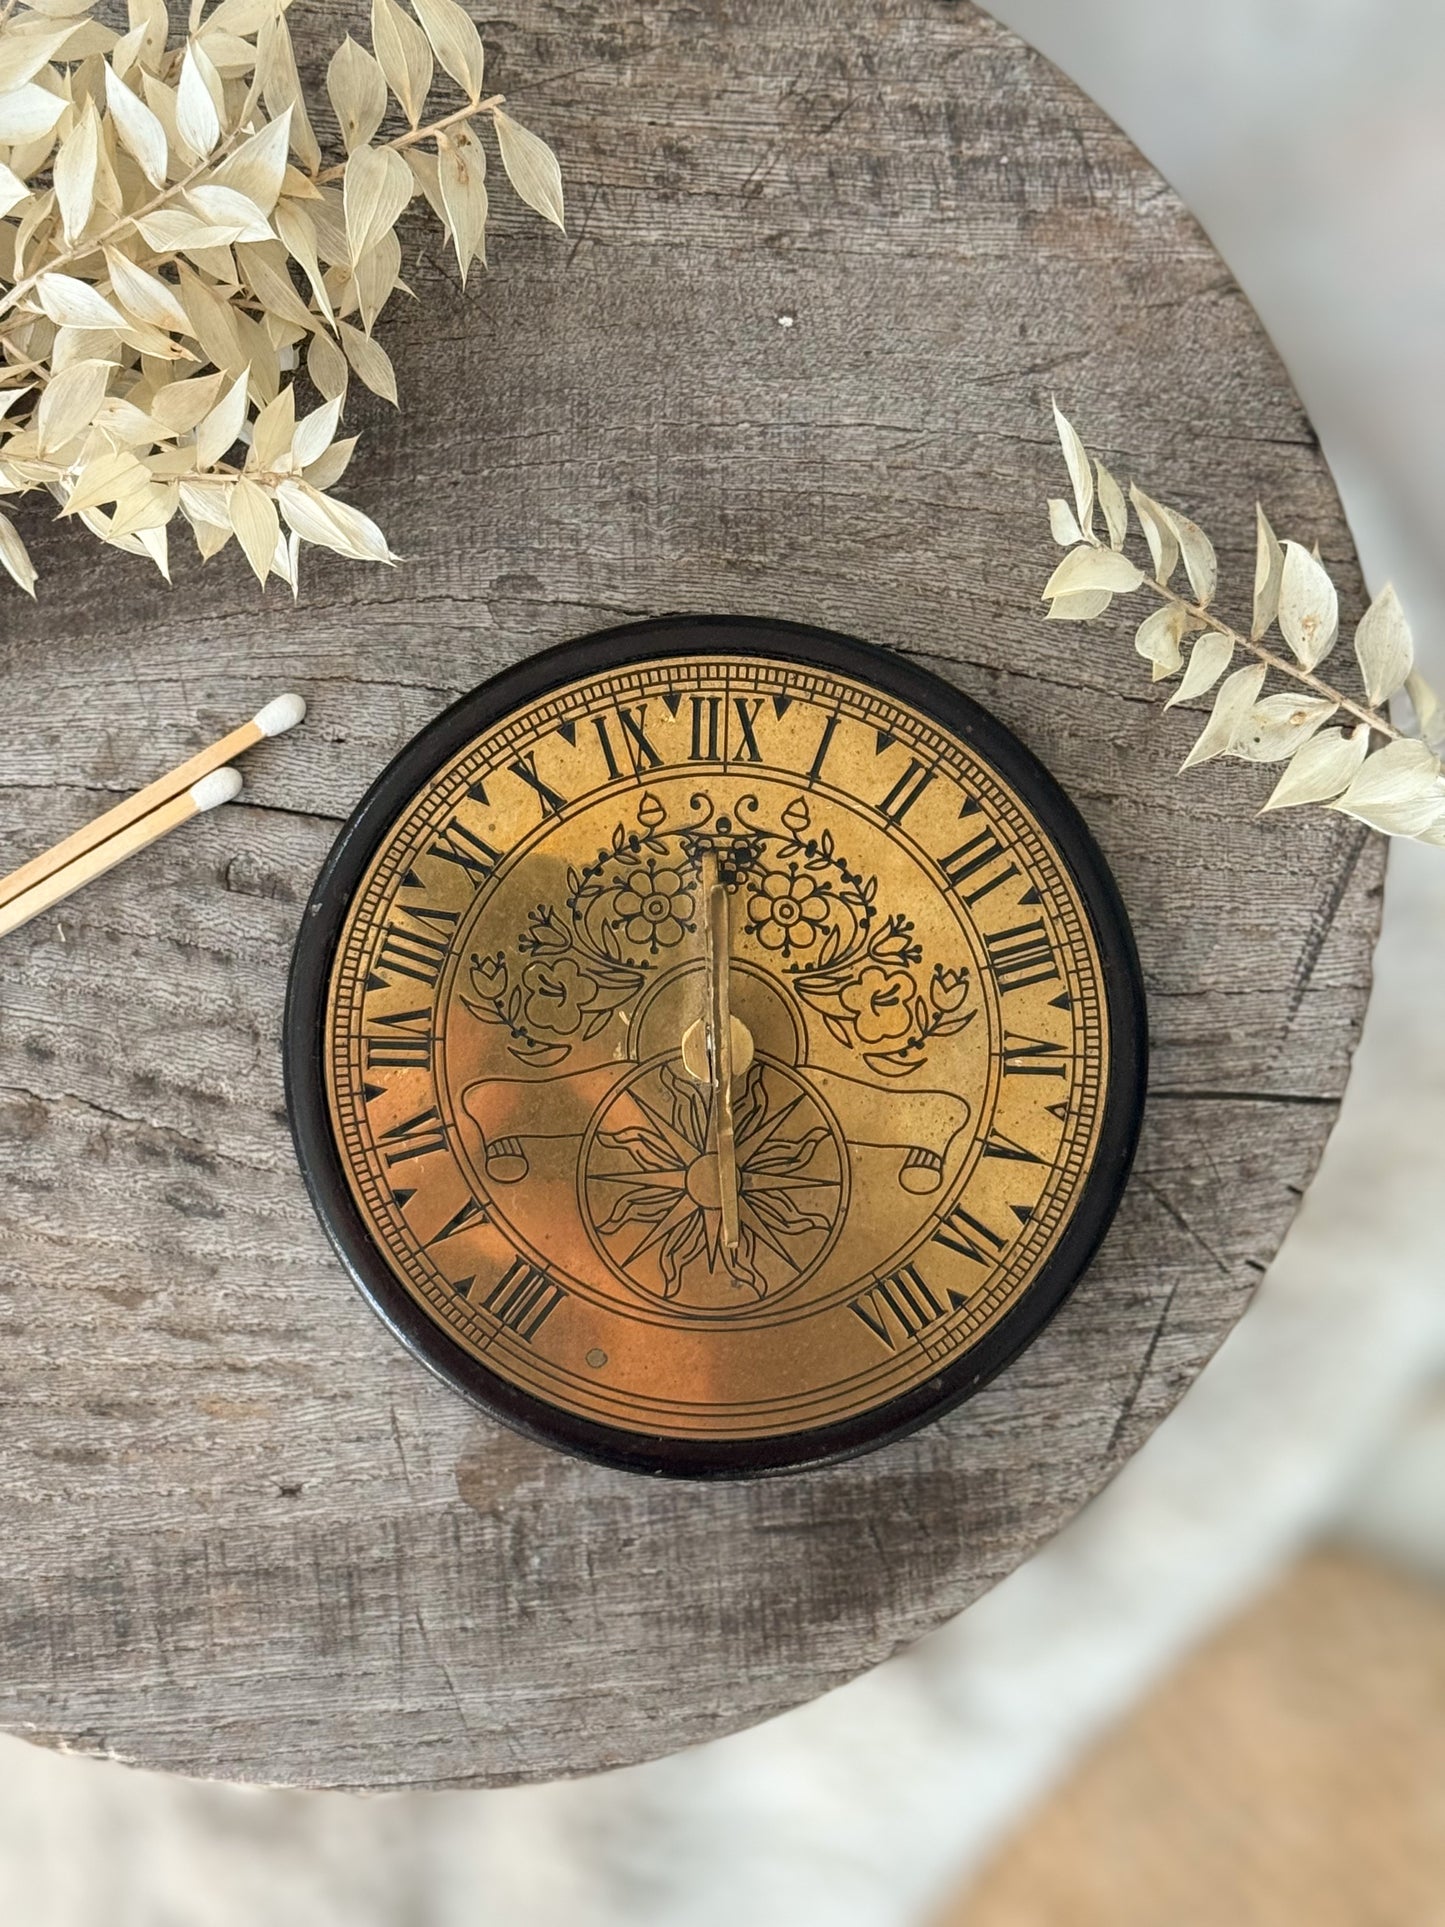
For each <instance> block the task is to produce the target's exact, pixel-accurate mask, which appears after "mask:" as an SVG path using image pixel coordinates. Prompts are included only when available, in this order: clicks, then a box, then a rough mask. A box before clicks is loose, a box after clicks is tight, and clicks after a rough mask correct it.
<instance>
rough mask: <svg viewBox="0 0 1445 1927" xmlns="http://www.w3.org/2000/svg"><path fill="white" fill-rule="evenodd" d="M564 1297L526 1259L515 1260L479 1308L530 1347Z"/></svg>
mask: <svg viewBox="0 0 1445 1927" xmlns="http://www.w3.org/2000/svg"><path fill="white" fill-rule="evenodd" d="M566 1296H567V1294H566V1292H565V1291H563V1289H562V1287H561V1286H560V1285H556V1284H553V1282H552V1280H551V1279H550V1278H549V1277H548V1276H547V1274H546V1272H545V1271H538V1269H537V1267H536V1266H535V1265H529V1264H528V1263H527V1261H526V1259H525V1258H517V1259H515V1260H514V1261H513V1262H512V1264H511V1265H510V1266H509V1267H508V1269H507V1271H506V1272H505V1273H504V1274H503V1276H502V1277H501V1278H499V1279H498V1280H497V1282H496V1284H495V1285H493V1286H492V1289H491V1290H490V1291H489V1292H488V1293H487V1295H486V1297H485V1298H484V1299H483V1300H482V1304H483V1305H484V1306H485V1307H486V1309H487V1310H488V1311H489V1312H491V1313H492V1315H493V1317H495V1318H499V1319H500V1320H501V1321H502V1323H503V1324H504V1325H505V1326H506V1327H507V1329H508V1331H514V1332H515V1333H516V1334H517V1336H518V1338H522V1339H525V1340H526V1341H527V1343H528V1344H529V1345H530V1344H531V1342H532V1340H533V1339H534V1338H535V1337H536V1336H537V1333H538V1332H539V1331H540V1330H541V1329H542V1327H543V1325H545V1324H546V1322H547V1320H548V1319H549V1318H550V1317H551V1316H552V1313H553V1312H554V1311H556V1309H557V1307H558V1305H560V1304H561V1302H562V1300H563V1299H564V1298H565V1297H566Z"/></svg>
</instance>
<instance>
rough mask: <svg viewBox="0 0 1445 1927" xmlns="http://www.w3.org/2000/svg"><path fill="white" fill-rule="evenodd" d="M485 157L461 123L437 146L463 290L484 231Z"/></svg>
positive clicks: (439, 177)
mask: <svg viewBox="0 0 1445 1927" xmlns="http://www.w3.org/2000/svg"><path fill="white" fill-rule="evenodd" d="M486 174H487V157H486V155H485V153H483V151H482V144H481V142H480V141H479V140H478V139H477V137H476V135H475V134H474V133H473V132H472V129H471V127H470V126H469V125H468V124H467V123H466V122H463V123H462V125H461V126H460V127H456V128H453V129H452V131H451V133H450V134H449V135H444V136H443V137H442V139H441V140H440V141H439V142H438V144H437V182H438V185H439V187H440V189H441V196H442V204H443V205H444V207H445V208H446V211H447V225H448V227H449V228H450V229H451V233H452V244H453V246H454V247H455V248H456V251H457V266H458V267H459V268H460V269H461V271H462V285H463V286H464V287H465V285H466V279H467V269H468V268H469V267H470V265H471V263H472V261H473V259H474V258H475V257H476V256H478V255H482V257H483V259H485V254H484V252H483V250H484V248H485V245H486V231H487V180H486Z"/></svg>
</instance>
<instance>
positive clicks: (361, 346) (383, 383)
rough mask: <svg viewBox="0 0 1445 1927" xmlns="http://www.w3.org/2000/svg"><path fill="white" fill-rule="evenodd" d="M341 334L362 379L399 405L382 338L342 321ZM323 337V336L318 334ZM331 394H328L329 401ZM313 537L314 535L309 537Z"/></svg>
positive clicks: (391, 369) (394, 374) (349, 356)
mask: <svg viewBox="0 0 1445 1927" xmlns="http://www.w3.org/2000/svg"><path fill="white" fill-rule="evenodd" d="M337 333H338V335H339V336H340V338H341V346H342V348H343V349H344V350H345V353H346V359H347V360H348V361H349V362H350V363H351V365H352V367H353V368H354V369H355V370H356V372H357V374H358V375H359V376H360V378H361V380H362V381H363V382H364V383H365V385H366V386H367V387H368V388H369V389H370V390H371V392H372V394H373V395H380V396H381V398H382V400H383V401H389V402H391V403H392V405H393V406H395V404H396V371H395V369H394V368H393V367H392V365H391V357H390V355H388V354H387V352H386V350H385V348H383V347H382V345H381V343H380V342H379V341H373V340H372V339H371V336H370V335H364V334H362V332H361V330H360V329H359V328H348V327H347V325H346V323H345V322H344V321H342V322H340V323H338V325H337ZM318 339H319V337H318ZM330 399H331V397H330V396H329V395H328V396H327V400H328V401H329V400H330ZM307 540H308V541H309V540H310V537H308V538H307Z"/></svg>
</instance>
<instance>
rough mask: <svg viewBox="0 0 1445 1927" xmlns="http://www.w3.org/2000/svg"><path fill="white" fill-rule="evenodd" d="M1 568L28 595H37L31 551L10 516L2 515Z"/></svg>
mask: <svg viewBox="0 0 1445 1927" xmlns="http://www.w3.org/2000/svg"><path fill="white" fill-rule="evenodd" d="M0 568H3V569H4V570H5V573H6V574H7V575H8V576H9V577H10V579H11V581H12V582H15V583H17V584H18V585H19V587H20V588H22V589H23V590H24V591H25V593H26V595H28V596H33V595H34V594H35V564H34V563H33V562H32V561H31V560H30V551H29V550H28V549H27V548H26V546H25V544H24V543H23V542H22V541H21V539H20V531H19V530H18V529H17V528H16V526H15V524H14V523H13V522H12V521H11V520H10V517H9V516H8V515H0Z"/></svg>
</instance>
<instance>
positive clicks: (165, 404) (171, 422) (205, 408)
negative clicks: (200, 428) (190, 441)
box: [151, 375, 222, 435]
mask: <svg viewBox="0 0 1445 1927" xmlns="http://www.w3.org/2000/svg"><path fill="white" fill-rule="evenodd" d="M221 382H222V377H221V376H220V375H196V376H194V377H192V378H191V379H190V380H189V381H172V382H168V383H167V384H166V386H165V387H164V388H162V389H161V390H160V391H159V392H158V393H157V394H156V396H155V398H154V400H153V401H152V402H151V415H152V416H153V417H154V419H155V422H156V425H157V426H158V427H159V428H160V429H161V430H163V431H164V432H165V433H166V434H169V435H184V434H185V433H186V432H187V431H188V430H189V429H192V428H194V427H195V426H196V423H197V422H198V421H200V420H201V418H202V417H203V416H204V415H206V414H208V413H209V411H210V410H211V409H212V408H214V407H215V405H216V400H217V398H218V396H219V395H220V392H221Z"/></svg>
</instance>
